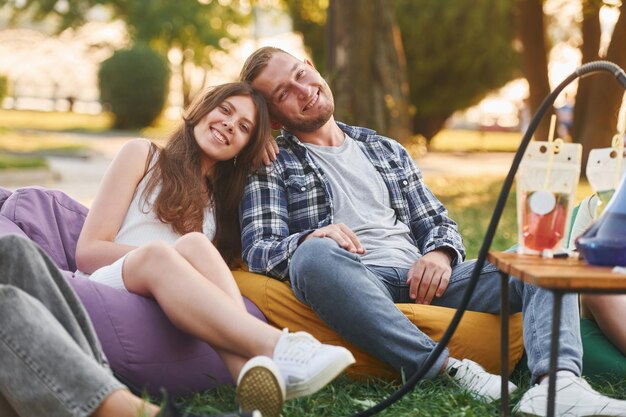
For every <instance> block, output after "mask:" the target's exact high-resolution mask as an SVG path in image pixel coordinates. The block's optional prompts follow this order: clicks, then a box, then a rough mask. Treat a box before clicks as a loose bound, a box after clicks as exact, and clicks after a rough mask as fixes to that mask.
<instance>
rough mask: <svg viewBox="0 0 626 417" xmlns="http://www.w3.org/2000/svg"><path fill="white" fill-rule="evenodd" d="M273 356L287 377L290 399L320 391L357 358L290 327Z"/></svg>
mask: <svg viewBox="0 0 626 417" xmlns="http://www.w3.org/2000/svg"><path fill="white" fill-rule="evenodd" d="M272 359H274V362H275V363H276V365H277V366H278V369H280V372H281V374H282V376H283V378H284V380H285V385H286V386H287V399H288V400H290V399H292V398H297V397H302V396H305V395H310V394H313V393H315V392H317V391H319V390H320V389H322V388H323V387H324V386H325V385H326V384H328V383H329V382H330V381H332V380H333V379H335V377H337V375H339V374H340V373H341V372H342V371H343V370H344V369H346V368H347V367H348V366H350V365H352V364H353V363H354V362H355V360H354V356H352V353H350V351H349V350H348V349H346V348H343V347H339V346H331V345H325V344H322V343H320V342H319V341H318V340H317V339H315V338H314V337H313V336H311V335H310V334H308V333H306V332H297V333H289V332H288V331H287V329H285V330H284V331H283V335H282V336H281V337H280V339H279V340H278V343H277V344H276V347H275V348H274V356H273V358H272ZM263 415H265V414H263Z"/></svg>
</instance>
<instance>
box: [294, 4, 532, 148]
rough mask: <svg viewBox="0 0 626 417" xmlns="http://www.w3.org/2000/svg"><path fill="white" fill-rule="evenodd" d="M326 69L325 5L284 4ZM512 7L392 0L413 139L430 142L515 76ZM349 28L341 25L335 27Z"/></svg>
mask: <svg viewBox="0 0 626 417" xmlns="http://www.w3.org/2000/svg"><path fill="white" fill-rule="evenodd" d="M283 2H284V4H285V5H286V6H287V10H288V11H289V13H290V15H291V18H292V19H293V21H294V30H296V31H298V32H300V33H302V35H303V37H304V42H305V44H306V46H307V48H309V50H310V54H311V56H312V57H313V59H314V61H315V63H316V66H317V67H318V68H324V65H323V63H325V48H326V47H327V45H326V41H327V40H326V36H327V35H326V28H325V26H326V24H327V18H326V12H327V9H328V1H327V0H283ZM513 5H514V0H477V1H475V2H468V1H465V0H394V2H393V3H390V7H395V12H396V22H397V23H398V25H399V27H400V31H401V35H402V42H403V46H404V51H405V55H406V62H407V72H408V74H407V76H408V82H409V86H410V102H411V105H412V107H413V109H412V112H413V122H414V123H413V133H415V134H421V135H423V136H424V137H425V138H426V139H427V140H430V139H431V138H432V137H433V136H434V135H435V134H436V133H437V132H438V131H439V130H440V129H441V128H442V126H443V124H444V123H445V121H446V120H447V119H448V117H449V116H450V115H452V113H454V112H455V111H457V110H461V109H464V108H467V107H469V106H471V105H473V104H476V103H478V102H479V101H480V100H481V99H483V98H484V97H485V96H486V95H487V94H488V93H489V92H491V91H493V90H494V89H497V88H499V87H501V86H503V85H504V84H505V83H506V82H508V81H510V80H512V79H513V78H514V77H515V76H519V75H520V74H519V73H518V72H517V70H518V68H519V58H518V56H517V53H516V52H515V50H514V47H513V37H514V25H513ZM337 24H346V22H337Z"/></svg>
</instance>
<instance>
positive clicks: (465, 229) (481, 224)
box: [184, 176, 626, 417]
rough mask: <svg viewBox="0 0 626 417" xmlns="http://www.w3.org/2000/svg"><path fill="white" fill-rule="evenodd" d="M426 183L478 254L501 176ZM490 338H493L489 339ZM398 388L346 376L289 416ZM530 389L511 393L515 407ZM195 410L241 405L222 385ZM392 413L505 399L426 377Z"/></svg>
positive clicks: (505, 237) (357, 403)
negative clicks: (476, 395)
mask: <svg viewBox="0 0 626 417" xmlns="http://www.w3.org/2000/svg"><path fill="white" fill-rule="evenodd" d="M425 180H426V183H427V184H428V186H429V187H430V188H431V189H432V191H433V192H434V194H435V195H437V196H438V197H439V199H440V200H441V201H442V202H443V203H444V204H445V205H446V207H447V208H448V211H449V213H450V216H451V217H452V218H453V219H455V220H456V221H457V223H458V224H459V229H460V231H461V234H462V235H463V237H464V242H465V245H466V248H467V252H468V258H474V257H476V254H477V253H478V250H479V248H480V245H481V244H482V241H483V238H484V233H485V229H486V227H487V224H488V223H489V221H490V219H491V213H492V211H493V208H494V206H495V202H496V200H497V197H498V195H499V193H500V188H501V187H502V181H503V178H501V177H463V178H459V177H454V178H452V177H450V178H445V177H440V176H432V177H426V179H425ZM589 193H590V189H589V186H588V184H586V183H583V184H581V185H580V187H579V190H578V192H577V200H580V199H582V198H584V197H585V196H586V195H588V194H589ZM515 213H516V212H515V193H512V194H511V195H510V196H509V199H508V202H507V206H506V209H505V211H504V214H503V217H502V219H501V221H500V225H499V227H498V233H497V236H496V238H495V240H494V243H493V245H492V249H498V250H502V249H506V248H508V247H510V246H511V245H513V244H514V243H515V242H516V240H517V223H516V222H517V219H516V214H515ZM487 343H492V342H491V341H488V342H487ZM529 378H530V376H529V374H528V372H527V371H525V370H523V367H520V369H518V370H516V372H514V373H513V376H512V378H511V379H512V380H513V382H515V383H516V384H518V385H519V386H521V387H523V388H525V387H528V385H529ZM592 383H593V385H594V387H595V388H596V389H598V390H600V391H601V392H604V393H605V394H607V395H611V396H613V397H617V398H626V381H620V382H618V383H614V382H609V381H606V380H594V381H592ZM397 388H398V385H397V384H394V383H390V382H387V381H381V380H373V381H369V382H363V381H360V382H357V381H352V380H349V379H347V378H345V377H341V378H339V379H337V380H336V381H334V382H332V383H331V384H329V386H327V387H326V388H324V389H323V390H322V391H320V392H319V393H317V394H315V395H312V396H310V397H307V398H302V399H297V400H293V401H289V402H287V403H286V404H285V408H284V411H283V416H285V417H304V416H350V415H353V414H354V413H357V412H359V411H363V410H364V409H366V408H368V407H369V406H371V405H374V404H376V403H377V402H379V401H381V400H382V399H384V398H386V397H387V396H388V395H390V394H391V393H392V392H393V391H395V390H396V389H397ZM523 391H524V390H520V392H519V393H516V394H515V395H513V397H512V398H511V408H512V407H513V405H514V404H516V403H517V401H518V400H519V398H520V397H521V395H522V393H523ZM184 403H185V404H186V405H188V406H189V407H190V408H191V409H192V410H194V411H197V412H205V413H217V412H226V411H233V410H235V409H236V408H237V407H236V404H235V401H234V390H233V389H232V388H230V387H220V388H218V389H214V390H210V391H208V392H205V393H202V394H197V395H195V396H194V397H192V398H189V399H187V400H185V401H184ZM379 415H380V416H383V417H385V416H388V417H392V416H393V417H396V416H397V417H422V416H423V417H439V416H455V417H485V416H498V415H500V409H499V403H495V404H483V403H481V402H479V401H476V400H474V399H472V398H471V397H469V396H468V394H467V393H466V392H463V391H462V390H460V389H459V388H458V387H456V386H455V385H453V384H451V383H450V382H449V381H447V380H445V379H443V378H438V379H437V380H433V381H423V382H421V383H420V384H419V385H418V387H417V388H416V389H415V390H413V391H412V392H410V393H409V394H407V396H405V397H404V398H403V399H402V400H400V401H399V402H398V403H396V404H394V405H393V406H392V407H391V408H390V409H388V410H385V411H384V412H382V413H380V414H379Z"/></svg>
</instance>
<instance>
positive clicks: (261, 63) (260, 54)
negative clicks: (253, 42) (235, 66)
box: [239, 46, 289, 83]
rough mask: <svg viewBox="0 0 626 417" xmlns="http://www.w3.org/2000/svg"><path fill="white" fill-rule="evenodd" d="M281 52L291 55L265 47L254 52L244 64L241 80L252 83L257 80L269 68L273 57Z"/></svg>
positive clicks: (271, 47) (240, 75) (278, 49)
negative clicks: (268, 65)
mask: <svg viewBox="0 0 626 417" xmlns="http://www.w3.org/2000/svg"><path fill="white" fill-rule="evenodd" d="M279 52H281V53H283V54H287V55H289V53H288V52H285V51H283V50H282V49H280V48H276V47H274V46H264V47H262V48H259V49H257V50H256V51H254V52H253V53H252V55H250V56H249V57H248V59H246V62H245V63H244V64H243V68H241V73H240V74H239V80H240V81H242V82H247V83H252V82H253V81H254V80H256V79H257V77H258V76H259V74H261V71H263V70H264V69H265V67H267V64H268V62H269V61H270V59H272V56H274V54H276V53H279Z"/></svg>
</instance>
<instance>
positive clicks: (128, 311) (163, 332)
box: [0, 187, 266, 395]
mask: <svg viewBox="0 0 626 417" xmlns="http://www.w3.org/2000/svg"><path fill="white" fill-rule="evenodd" d="M86 215H87V208H86V207H84V206H83V205H81V204H80V203H78V202H76V201H75V200H73V199H71V198H70V197H68V196H67V195H66V194H64V193H62V192H61V191H54V190H49V189H44V188H40V187H28V188H21V189H18V190H16V191H14V192H11V191H9V190H7V189H4V188H1V187H0V236H2V235H6V234H18V235H22V236H25V237H28V238H30V239H31V240H32V241H34V242H35V243H37V244H38V245H39V246H40V247H41V248H42V249H43V250H44V251H45V252H46V253H48V255H50V257H51V258H52V259H53V260H54V262H55V263H56V264H57V265H58V266H59V268H60V269H61V270H63V272H64V274H65V275H66V276H67V277H68V279H69V282H70V283H71V285H72V286H73V288H74V289H75V290H76V292H77V293H78V295H79V297H80V299H81V300H82V302H83V304H84V305H85V308H86V310H87V312H88V313H89V315H90V317H91V320H92V322H93V325H94V327H95V329H96V332H97V334H98V337H99V338H100V341H101V343H102V347H103V349H104V352H105V353H106V355H107V358H108V359H109V362H110V364H111V368H112V369H113V371H114V372H115V373H116V375H117V376H118V377H119V378H120V379H121V380H122V381H123V382H125V383H127V384H128V385H129V386H130V387H132V388H134V389H136V390H146V391H147V392H148V393H150V394H158V393H159V389H160V388H161V387H162V388H165V389H166V390H167V391H168V392H169V393H170V394H172V395H186V394H191V393H194V392H198V391H204V390H207V389H210V388H213V387H215V386H218V385H224V384H233V380H232V378H231V377H230V374H229V373H228V371H227V369H226V367H225V365H224V363H223V362H222V360H221V359H220V357H219V356H218V355H217V353H216V352H215V350H213V349H212V348H211V347H210V346H209V345H207V344H206V343H204V342H202V341H200V340H198V339H195V338H193V337H191V336H189V335H188V334H186V333H183V332H181V331H180V330H178V329H177V328H176V327H174V326H173V325H172V323H171V322H170V321H169V320H168V319H167V317H166V316H165V314H163V311H162V310H161V309H160V308H159V306H158V305H157V304H156V302H155V301H154V300H151V299H148V298H144V297H141V296H138V295H135V294H130V293H126V292H123V291H118V290H115V289H113V288H110V287H107V286H104V285H100V284H97V283H94V282H91V281H87V280H84V279H79V278H74V277H73V271H75V270H76V262H75V259H74V253H75V251H76V241H77V239H78V235H79V234H80V230H81V228H82V225H83V222H84V221H85V217H86ZM245 302H246V307H247V308H248V311H249V312H250V313H252V314H253V315H255V316H256V317H258V318H260V319H262V320H264V321H266V320H265V317H264V316H263V313H261V311H260V310H259V309H258V308H257V307H256V306H255V305H254V304H253V303H252V302H250V301H249V300H248V299H245Z"/></svg>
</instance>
